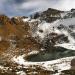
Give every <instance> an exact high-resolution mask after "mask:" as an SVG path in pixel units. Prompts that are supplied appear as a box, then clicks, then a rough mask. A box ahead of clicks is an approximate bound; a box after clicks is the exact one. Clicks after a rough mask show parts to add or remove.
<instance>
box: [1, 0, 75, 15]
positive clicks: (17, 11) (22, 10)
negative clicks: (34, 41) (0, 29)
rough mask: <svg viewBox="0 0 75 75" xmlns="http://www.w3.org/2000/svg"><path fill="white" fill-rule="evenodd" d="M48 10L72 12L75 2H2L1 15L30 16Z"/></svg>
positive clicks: (65, 0)
mask: <svg viewBox="0 0 75 75" xmlns="http://www.w3.org/2000/svg"><path fill="white" fill-rule="evenodd" d="M47 8H56V9H60V10H70V9H71V8H75V0H0V13H4V14H6V15H8V16H22V15H26V16H28V15H30V14H32V13H34V12H37V11H43V10H46V9H47Z"/></svg>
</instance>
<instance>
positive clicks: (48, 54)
mask: <svg viewBox="0 0 75 75" xmlns="http://www.w3.org/2000/svg"><path fill="white" fill-rule="evenodd" d="M70 56H75V51H73V50H67V49H65V48H55V49H53V51H50V50H48V51H43V52H40V53H38V54H34V55H30V56H28V57H27V60H28V61H33V62H41V61H49V60H55V59H59V58H63V57H70Z"/></svg>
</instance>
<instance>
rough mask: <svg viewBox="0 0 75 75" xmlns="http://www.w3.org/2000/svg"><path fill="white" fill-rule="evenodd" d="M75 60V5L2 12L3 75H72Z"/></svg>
mask: <svg viewBox="0 0 75 75" xmlns="http://www.w3.org/2000/svg"><path fill="white" fill-rule="evenodd" d="M74 63H75V9H71V10H70V11H61V10H57V9H52V8H49V9H48V10H46V11H42V12H37V13H35V14H33V15H31V16H30V17H26V16H14V17H11V18H9V17H8V16H6V15H0V75H50V74H51V75H66V74H67V73H69V74H70V75H71V74H74V73H75V71H74V69H75V67H74V66H75V64H74ZM64 67H65V68H64Z"/></svg>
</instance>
